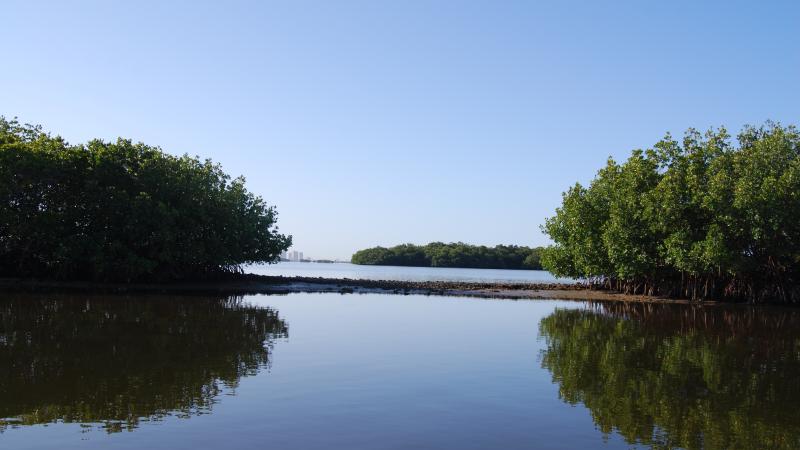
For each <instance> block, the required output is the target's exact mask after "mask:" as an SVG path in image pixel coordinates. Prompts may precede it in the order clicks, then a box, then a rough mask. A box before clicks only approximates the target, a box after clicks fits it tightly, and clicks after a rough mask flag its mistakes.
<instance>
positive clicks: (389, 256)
mask: <svg viewBox="0 0 800 450" xmlns="http://www.w3.org/2000/svg"><path fill="white" fill-rule="evenodd" d="M540 250H541V249H540V248H538V247H537V248H529V247H521V246H517V245H497V246H495V247H486V246H483V245H480V246H478V245H469V244H464V243H463V242H455V243H450V244H445V243H442V242H432V243H430V244H428V245H414V244H402V245H397V246H395V247H390V248H385V247H373V248H368V249H364V250H359V251H357V252H356V253H355V254H353V257H352V258H351V262H352V263H353V264H367V265H378V266H414V267H467V268H476V269H531V270H539V269H541V268H542V266H541V264H540V262H539V253H540Z"/></svg>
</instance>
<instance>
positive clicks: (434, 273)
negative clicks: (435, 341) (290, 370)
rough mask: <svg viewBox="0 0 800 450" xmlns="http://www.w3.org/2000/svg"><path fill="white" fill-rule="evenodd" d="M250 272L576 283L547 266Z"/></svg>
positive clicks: (273, 267)
mask: <svg viewBox="0 0 800 450" xmlns="http://www.w3.org/2000/svg"><path fill="white" fill-rule="evenodd" d="M247 271H248V272H252V273H257V274H261V275H282V276H289V277H295V276H300V277H323V278H350V279H364V280H400V281H457V282H466V283H520V282H522V283H556V282H558V283H574V282H575V281H574V280H572V279H569V278H556V277H554V276H553V275H552V274H551V273H550V272H546V271H544V270H503V269H462V268H450V267H400V266H363V265H357V264H350V263H303V262H280V263H277V264H265V265H256V266H250V267H248V268H247Z"/></svg>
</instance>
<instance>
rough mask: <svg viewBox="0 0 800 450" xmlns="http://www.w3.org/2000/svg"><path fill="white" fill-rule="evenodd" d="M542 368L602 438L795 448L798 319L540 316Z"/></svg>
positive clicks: (631, 309)
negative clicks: (588, 414)
mask: <svg viewBox="0 0 800 450" xmlns="http://www.w3.org/2000/svg"><path fill="white" fill-rule="evenodd" d="M540 332H541V334H542V335H543V336H544V337H545V342H546V349H545V350H544V352H543V355H542V366H543V367H544V368H546V369H547V370H549V371H550V372H551V374H552V376H553V380H554V381H555V382H557V383H558V385H559V388H560V396H561V398H562V399H563V400H564V401H565V402H568V403H570V404H579V403H580V404H583V405H585V406H586V407H587V408H588V409H589V410H590V412H591V414H592V418H593V419H594V422H595V424H596V425H597V427H598V428H599V429H600V430H602V431H603V432H604V433H611V432H617V433H619V434H620V435H622V436H623V437H624V438H625V439H626V440H627V442H628V443H630V444H639V445H645V446H649V447H652V448H675V447H681V448H688V449H701V448H704V449H763V448H776V449H777V448H780V449H783V448H785V449H796V448H800V408H798V407H797V405H798V401H800V381H798V380H800V314H799V313H798V312H797V311H792V310H788V311H787V310H768V309H751V308H722V307H688V306H684V305H642V304H601V305H592V306H590V307H589V308H587V309H578V310H563V309H559V310H556V311H555V312H554V313H553V314H551V315H550V316H548V317H546V318H544V319H542V321H541V323H540Z"/></svg>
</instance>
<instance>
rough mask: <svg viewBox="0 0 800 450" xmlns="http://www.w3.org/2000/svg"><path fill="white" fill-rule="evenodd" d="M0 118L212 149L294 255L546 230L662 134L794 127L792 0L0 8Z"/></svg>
mask: <svg viewBox="0 0 800 450" xmlns="http://www.w3.org/2000/svg"><path fill="white" fill-rule="evenodd" d="M2 11H3V13H2V15H3V26H2V27H0V37H1V38H2V42H3V43H4V44H5V48H6V50H5V52H4V56H3V61H4V62H3V66H4V67H3V69H2V70H0V114H2V115H5V116H7V117H13V116H18V117H19V118H20V120H22V121H26V122H33V123H40V124H42V125H43V126H44V127H45V128H46V129H48V130H51V131H53V132H55V133H58V134H61V135H62V136H64V137H65V138H67V139H68V140H69V141H70V142H84V141H86V140H88V139H90V138H94V137H100V138H103V139H107V140H108V139H114V138H116V137H117V136H123V137H129V138H132V139H134V140H136V141H144V142H146V143H149V144H156V145H160V146H161V147H162V148H163V149H164V150H165V151H168V152H170V153H176V154H180V153H189V154H193V155H200V156H201V157H211V158H212V159H214V160H216V161H218V162H220V163H222V165H223V166H224V168H225V169H226V171H227V172H229V173H231V174H233V175H239V174H242V175H245V176H246V177H247V180H248V188H249V189H250V190H251V191H253V192H255V193H257V194H260V195H262V196H263V197H264V198H265V199H266V200H267V201H268V202H269V203H270V204H274V205H276V206H277V208H278V211H279V213H280V218H279V224H280V227H281V230H282V231H284V232H287V233H291V234H293V235H294V238H295V249H297V250H301V251H304V252H305V253H306V254H307V255H309V256H312V257H317V258H322V257H329V258H349V256H350V254H351V253H352V251H354V250H356V249H358V248H362V247H367V246H373V245H378V244H382V245H393V244H398V243H402V242H415V243H425V242H429V241H434V240H441V241H457V240H461V241H465V242H470V243H476V244H492V245H493V244H497V243H516V244H524V245H540V244H546V243H547V238H546V237H545V236H544V235H542V234H541V232H540V230H539V225H540V224H541V223H542V222H543V221H544V218H545V217H547V216H549V215H551V214H552V213H553V210H554V209H555V208H556V206H558V204H559V203H560V199H561V192H562V191H564V190H565V189H567V188H568V187H569V186H570V185H571V184H573V183H574V182H575V181H581V182H586V181H588V180H590V179H591V178H592V177H593V175H594V173H595V172H596V170H597V169H598V168H600V167H601V166H602V165H603V164H604V161H605V159H606V158H607V157H608V156H609V155H611V156H614V157H616V158H624V157H625V156H626V155H627V154H628V153H629V152H630V150H631V149H633V148H640V147H647V146H649V145H652V144H653V143H654V142H656V141H657V140H658V139H659V138H660V137H662V136H663V135H664V133H665V132H667V131H671V132H673V133H674V134H678V135H680V134H681V133H682V132H683V131H684V130H685V129H686V128H687V127H690V126H693V127H696V128H701V129H706V128H708V127H710V126H718V125H726V126H727V127H728V128H729V129H730V130H732V131H734V132H735V131H737V130H738V129H739V128H740V127H741V126H742V125H743V124H746V123H753V124H758V123H761V122H763V121H764V120H766V119H773V120H777V121H781V122H783V123H786V124H788V123H798V112H800V88H799V87H798V81H799V80H800V2H794V1H786V2H754V1H749V2H735V1H726V2H697V1H690V2H689V1H687V2H678V1H670V2H646V1H632V2H623V1H614V2H611V1H609V2H605V4H601V2H588V1H587V2H566V1H564V2H561V1H559V2H556V1H551V2H534V1H519V2H513V1H485V2H468V1H453V2H448V1H424V2H418V1H384V2H380V1H318V2H306V1H297V0H292V1H285V2H266V1H264V2H229V1H225V2H222V1H218V2H213V3H211V2H207V3H204V2H196V1H192V2H172V1H170V2H164V1H158V2H146V1H136V2H127V4H126V5H122V2H107V1H97V2H62V1H54V2H37V1H32V0H27V1H8V0H6V1H5V2H3V8H2Z"/></svg>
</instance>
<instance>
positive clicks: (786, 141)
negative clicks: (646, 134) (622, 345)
mask: <svg viewBox="0 0 800 450" xmlns="http://www.w3.org/2000/svg"><path fill="white" fill-rule="evenodd" d="M730 141H731V139H730V135H729V134H728V133H727V131H726V130H725V129H720V130H717V131H709V132H707V133H705V135H701V134H700V133H698V132H697V131H695V130H689V131H688V132H687V133H686V135H685V137H684V139H683V142H682V143H679V142H677V141H676V140H674V139H672V138H671V137H670V136H669V135H668V136H667V137H665V138H664V139H663V140H661V141H660V142H658V143H657V144H656V145H655V146H654V147H653V148H652V149H648V150H646V151H641V150H636V151H634V152H633V154H632V156H631V157H630V158H629V159H628V160H627V161H626V162H625V163H623V164H618V163H616V162H615V161H613V160H609V162H608V165H607V166H606V167H605V168H604V169H602V170H601V171H600V172H598V174H597V177H596V178H595V179H594V180H593V181H592V182H591V184H590V185H589V187H588V188H584V187H582V186H580V185H576V186H575V187H573V188H571V189H570V190H569V191H567V192H566V193H565V194H564V200H563V204H562V206H561V207H560V208H558V209H557V210H556V215H555V216H554V217H552V218H550V219H548V220H547V221H546V223H545V225H544V226H543V230H544V231H545V232H546V233H547V234H548V235H549V236H550V237H551V238H552V239H553V241H554V242H555V245H553V246H551V247H549V248H547V249H545V250H544V251H543V252H542V265H543V266H544V267H545V268H546V269H547V270H550V271H551V272H553V273H554V274H556V275H559V276H566V277H574V278H584V279H589V280H591V281H593V282H596V283H600V284H605V285H607V286H609V287H612V288H616V289H620V290H623V291H626V292H629V293H644V294H651V295H652V294H661V295H669V296H680V297H691V298H719V299H731V300H748V301H753V302H756V301H780V302H798V301H800V289H799V288H798V280H799V278H798V276H800V134H798V132H797V130H796V129H795V128H794V127H791V126H790V127H782V126H780V125H777V124H773V123H767V124H766V125H764V126H763V127H761V128H752V127H747V128H745V129H744V130H743V131H742V133H741V134H740V135H739V136H738V143H739V145H738V147H734V146H733V145H732V144H731V142H730Z"/></svg>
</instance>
